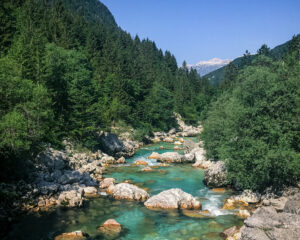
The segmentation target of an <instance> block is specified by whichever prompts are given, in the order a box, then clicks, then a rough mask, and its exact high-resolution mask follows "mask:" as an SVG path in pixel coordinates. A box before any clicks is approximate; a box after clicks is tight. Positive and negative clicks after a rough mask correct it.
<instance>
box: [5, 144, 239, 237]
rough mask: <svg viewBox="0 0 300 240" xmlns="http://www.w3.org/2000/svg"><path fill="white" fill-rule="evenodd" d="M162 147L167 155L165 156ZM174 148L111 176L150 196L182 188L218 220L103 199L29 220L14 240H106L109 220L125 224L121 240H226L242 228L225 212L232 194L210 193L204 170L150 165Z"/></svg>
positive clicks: (141, 156) (142, 155) (16, 228)
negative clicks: (83, 236) (77, 234)
mask: <svg viewBox="0 0 300 240" xmlns="http://www.w3.org/2000/svg"><path fill="white" fill-rule="evenodd" d="M160 146H164V147H165V148H167V149H164V150H160V149H159V147H160ZM172 148H173V145H172V144H166V143H160V144H156V145H152V146H149V147H147V148H143V149H140V150H139V151H138V152H137V153H136V154H135V156H134V157H132V158H131V159H127V161H128V163H129V164H127V166H124V167H112V168H109V169H108V171H107V173H106V176H107V177H108V176H109V177H114V178H115V179H116V180H117V182H122V181H124V180H131V181H132V182H133V183H134V184H137V185H138V186H140V187H142V188H147V190H148V192H149V193H150V195H153V194H157V193H159V192H161V191H163V190H166V189H170V188H181V189H182V190H183V191H185V192H188V193H190V194H192V195H193V196H195V197H197V198H199V200H200V201H201V203H202V204H203V209H204V210H205V209H206V210H209V211H210V212H211V214H212V215H213V216H212V217H202V216H201V215H200V214H199V213H197V211H189V212H185V211H181V210H168V211H152V210H148V209H147V208H145V207H144V206H143V204H142V203H138V202H130V201H117V200H113V199H110V198H109V197H105V196H101V197H100V198H96V199H92V200H90V201H89V202H88V203H87V204H86V205H85V207H84V208H77V209H68V210H66V209H56V210H55V211H54V212H51V213H40V214H34V215H29V216H25V217H23V218H22V219H20V222H19V223H17V224H15V225H14V227H13V231H12V232H11V234H10V235H9V239H20V240H21V239H26V240H27V239H32V240H35V239H36V240H42V239H53V237H54V236H55V235H57V234H59V233H62V232H70V231H75V230H82V231H84V232H87V233H88V234H89V235H90V236H91V239H105V238H104V236H101V235H100V233H99V232H98V231H97V227H98V226H100V225H101V224H102V223H103V222H104V221H105V220H107V219H109V218H114V219H116V220H117V221H118V222H119V223H120V224H122V226H123V228H124V230H123V231H122V234H121V236H120V239H144V240H147V239H149V240H150V239H151V240H152V239H172V240H175V239H190V240H192V239H194V240H196V239H223V238H221V237H220V233H221V232H222V231H223V230H224V229H225V228H228V227H231V226H233V225H241V223H242V222H241V221H240V220H238V219H237V218H236V216H235V215H232V212H230V211H224V210H221V209H220V207H221V206H222V201H223V200H224V198H226V196H227V194H228V193H225V194H224V193H223V194H218V193H215V192H212V191H210V190H209V189H208V188H206V187H205V186H204V184H203V182H202V180H203V170H201V169H194V168H192V166H191V165H171V166H170V167H158V166H157V165H158V164H157V163H156V161H155V160H149V159H147V156H149V155H150V154H151V153H152V151H157V152H159V153H162V152H166V151H170V150H168V149H172ZM137 159H143V160H146V161H147V162H149V165H151V166H153V170H154V171H153V172H141V171H140V170H141V169H142V168H143V166H131V165H130V164H131V163H132V162H134V161H135V160H137ZM160 170H164V171H160Z"/></svg>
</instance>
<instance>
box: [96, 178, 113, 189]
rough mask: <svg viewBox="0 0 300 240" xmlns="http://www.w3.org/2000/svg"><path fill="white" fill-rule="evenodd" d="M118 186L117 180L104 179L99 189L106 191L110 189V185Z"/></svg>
mask: <svg viewBox="0 0 300 240" xmlns="http://www.w3.org/2000/svg"><path fill="white" fill-rule="evenodd" d="M114 184H116V180H115V179H114V178H104V179H103V180H102V181H101V182H100V185H99V188H101V189H106V188H109V186H110V185H114Z"/></svg>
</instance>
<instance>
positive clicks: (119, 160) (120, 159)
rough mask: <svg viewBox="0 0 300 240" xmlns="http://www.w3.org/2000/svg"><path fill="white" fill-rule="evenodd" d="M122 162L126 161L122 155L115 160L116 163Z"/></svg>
mask: <svg viewBox="0 0 300 240" xmlns="http://www.w3.org/2000/svg"><path fill="white" fill-rule="evenodd" d="M122 163H126V160H125V158H124V157H120V158H119V159H118V160H117V164H122Z"/></svg>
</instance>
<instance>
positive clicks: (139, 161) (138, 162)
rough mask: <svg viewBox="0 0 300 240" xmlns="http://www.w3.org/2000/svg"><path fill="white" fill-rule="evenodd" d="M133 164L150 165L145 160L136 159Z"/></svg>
mask: <svg viewBox="0 0 300 240" xmlns="http://www.w3.org/2000/svg"><path fill="white" fill-rule="evenodd" d="M133 165H148V163H147V162H146V161H144V160H141V159H140V160H136V161H135V162H134V163H133Z"/></svg>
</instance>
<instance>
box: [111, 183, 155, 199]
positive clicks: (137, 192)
mask: <svg viewBox="0 0 300 240" xmlns="http://www.w3.org/2000/svg"><path fill="white" fill-rule="evenodd" d="M107 193H108V194H110V195H111V196H112V197H113V198H115V199H125V200H136V201H141V202H144V201H146V200H147V199H148V198H149V194H148V193H147V192H146V191H145V190H144V189H141V188H139V187H137V186H135V185H132V184H129V183H119V184H117V185H110V186H109V188H108V189H107Z"/></svg>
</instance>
